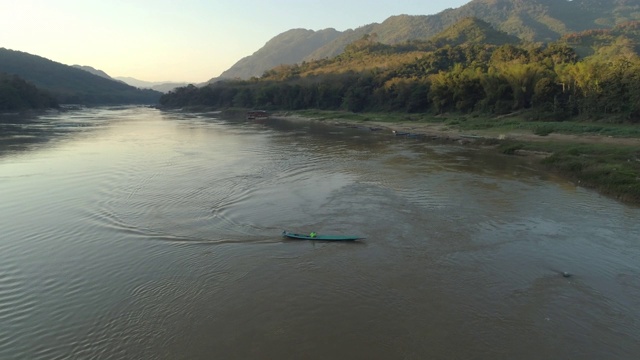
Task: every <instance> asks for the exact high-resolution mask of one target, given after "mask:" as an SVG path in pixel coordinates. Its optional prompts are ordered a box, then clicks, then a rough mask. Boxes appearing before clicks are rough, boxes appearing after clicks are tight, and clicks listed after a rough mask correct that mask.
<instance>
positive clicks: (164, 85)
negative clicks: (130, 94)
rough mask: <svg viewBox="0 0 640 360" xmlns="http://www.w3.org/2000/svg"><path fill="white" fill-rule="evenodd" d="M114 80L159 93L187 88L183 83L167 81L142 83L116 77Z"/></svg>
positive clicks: (133, 79) (142, 81)
mask: <svg viewBox="0 0 640 360" xmlns="http://www.w3.org/2000/svg"><path fill="white" fill-rule="evenodd" d="M116 80H119V81H122V82H124V83H125V84H129V85H131V86H133V87H137V88H140V89H152V90H155V91H159V92H161V93H166V92H169V91H171V90H173V89H175V88H177V87H181V86H187V85H188V83H185V82H168V81H144V80H138V79H136V78H132V77H125V76H118V77H116Z"/></svg>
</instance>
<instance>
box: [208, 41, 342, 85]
mask: <svg viewBox="0 0 640 360" xmlns="http://www.w3.org/2000/svg"><path fill="white" fill-rule="evenodd" d="M339 35H340V32H339V31H337V30H335V29H324V30H320V31H313V30H305V29H292V30H289V31H285V32H284V33H282V34H280V35H278V36H276V37H274V38H273V39H271V40H269V41H268V42H267V43H266V44H265V45H264V46H263V47H262V48H260V49H259V50H258V51H256V52H255V53H253V55H251V56H247V57H244V58H242V59H240V61H238V62H237V63H236V64H234V65H233V66H232V67H231V68H229V69H228V70H227V71H225V72H223V73H222V74H221V75H220V78H223V79H235V78H239V79H248V78H250V77H252V76H260V75H262V73H263V72H264V71H265V70H268V69H271V68H273V67H276V66H278V65H281V64H295V63H298V62H300V61H301V60H302V59H303V58H304V57H305V56H307V55H309V54H310V53H311V52H313V51H314V50H315V49H317V48H319V47H321V46H323V45H324V44H326V43H328V42H330V41H332V40H334V39H335V38H336V37H338V36H339ZM212 80H215V79H212Z"/></svg>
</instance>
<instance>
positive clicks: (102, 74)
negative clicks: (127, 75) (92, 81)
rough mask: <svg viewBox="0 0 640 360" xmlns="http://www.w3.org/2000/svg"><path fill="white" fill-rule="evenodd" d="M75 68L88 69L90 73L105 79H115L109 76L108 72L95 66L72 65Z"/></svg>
mask: <svg viewBox="0 0 640 360" xmlns="http://www.w3.org/2000/svg"><path fill="white" fill-rule="evenodd" d="M72 66H73V67H74V68H76V69H80V70H84V71H87V72H89V73H92V74H93V75H98V76H100V77H102V78H105V79H109V80H114V79H113V78H112V77H111V76H109V75H108V74H107V73H106V72H104V71H102V70H98V69H96V68H94V67H91V66H86V65H72Z"/></svg>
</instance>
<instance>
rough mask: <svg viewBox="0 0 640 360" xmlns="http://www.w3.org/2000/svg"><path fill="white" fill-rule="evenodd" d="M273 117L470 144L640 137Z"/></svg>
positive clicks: (636, 142)
mask: <svg viewBox="0 0 640 360" xmlns="http://www.w3.org/2000/svg"><path fill="white" fill-rule="evenodd" d="M272 117H273V118H278V119H283V120H288V121H318V122H323V123H327V124H333V125H336V126H344V127H354V126H355V127H362V128H366V129H370V130H372V131H376V130H380V131H388V132H394V131H395V132H400V133H408V134H411V135H414V136H421V137H425V138H428V139H433V140H449V141H455V142H459V143H471V142H476V141H478V140H491V139H494V140H513V141H524V142H565V143H577V144H579V143H586V144H611V145H626V146H639V147H640V138H620V137H611V136H602V135H592V134H589V135H575V134H560V133H551V134H548V135H545V136H540V135H536V134H533V133H531V132H523V131H500V132H496V131H491V130H489V131H483V130H474V131H466V132H464V131H460V130H459V129H455V128H452V127H449V126H447V125H445V124H438V123H416V122H393V123H389V122H379V121H359V120H344V119H316V118H312V117H304V116H300V115H296V114H289V113H276V114H273V115H272Z"/></svg>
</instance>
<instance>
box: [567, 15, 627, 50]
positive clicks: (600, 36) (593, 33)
mask: <svg viewBox="0 0 640 360" xmlns="http://www.w3.org/2000/svg"><path fill="white" fill-rule="evenodd" d="M559 42H560V43H563V44H565V45H567V46H570V47H572V48H574V49H575V50H576V53H578V55H580V56H582V57H587V56H592V55H599V56H601V57H607V58H612V57H615V56H618V55H624V56H627V57H629V56H636V55H639V54H640V21H630V22H627V23H624V24H620V25H617V26H616V27H614V28H613V29H599V30H587V31H583V32H580V33H575V34H569V35H565V36H563V37H562V39H560V40H559Z"/></svg>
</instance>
